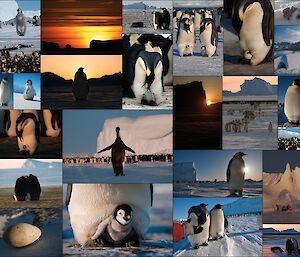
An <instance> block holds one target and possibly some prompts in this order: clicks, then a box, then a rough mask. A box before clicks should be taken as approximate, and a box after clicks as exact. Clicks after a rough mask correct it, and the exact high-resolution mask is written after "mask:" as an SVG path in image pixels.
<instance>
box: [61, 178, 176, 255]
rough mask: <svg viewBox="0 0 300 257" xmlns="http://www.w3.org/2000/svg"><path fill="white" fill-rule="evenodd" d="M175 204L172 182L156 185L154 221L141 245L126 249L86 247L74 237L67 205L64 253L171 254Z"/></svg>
mask: <svg viewBox="0 0 300 257" xmlns="http://www.w3.org/2000/svg"><path fill="white" fill-rule="evenodd" d="M64 189H65V188H64ZM65 193H66V190H64V194H65ZM172 203H173V194H172V185H171V184H169V185H166V184H165V185H154V195H153V207H152V209H151V217H150V219H151V221H150V227H149V229H148V231H147V233H146V235H145V239H144V240H142V242H141V246H140V247H124V248H105V247H98V248H95V249H83V248H82V247H81V246H80V245H78V244H77V243H76V242H75V240H74V237H73V232H72V228H71V225H70V221H69V214H68V210H67V208H66V207H65V208H64V209H63V220H64V223H63V253H64V255H65V256H103V257H110V256H111V257H113V256H139V257H142V256H147V257H150V256H158V257H163V256H172V247H173V243H172V239H173V237H172V215H173V213H172Z"/></svg>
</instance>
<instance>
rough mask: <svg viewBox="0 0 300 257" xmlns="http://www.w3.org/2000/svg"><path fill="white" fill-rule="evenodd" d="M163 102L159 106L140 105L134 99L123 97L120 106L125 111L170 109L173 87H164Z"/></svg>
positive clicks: (171, 106)
mask: <svg viewBox="0 0 300 257" xmlns="http://www.w3.org/2000/svg"><path fill="white" fill-rule="evenodd" d="M162 99H163V101H162V102H161V103H160V105H159V106H150V105H142V104H140V103H138V102H137V100H136V98H129V97H123V99H122V104H123V109H124V110H125V109H126V110H133V109H134V110H140V109H141V110H152V109H153V110H155V109H172V108H173V86H165V92H163V98H162Z"/></svg>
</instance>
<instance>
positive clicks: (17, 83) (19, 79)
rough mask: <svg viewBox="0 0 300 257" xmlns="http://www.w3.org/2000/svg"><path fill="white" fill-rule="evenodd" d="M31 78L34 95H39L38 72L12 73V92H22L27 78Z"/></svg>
mask: <svg viewBox="0 0 300 257" xmlns="http://www.w3.org/2000/svg"><path fill="white" fill-rule="evenodd" d="M29 79H31V80H32V85H33V87H34V89H35V92H36V95H37V96H40V95H41V77H40V74H39V73H22V74H21V73H19V74H14V92H17V93H23V92H24V89H25V84H26V82H27V80H29Z"/></svg>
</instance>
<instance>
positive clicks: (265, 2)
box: [232, 0, 274, 66]
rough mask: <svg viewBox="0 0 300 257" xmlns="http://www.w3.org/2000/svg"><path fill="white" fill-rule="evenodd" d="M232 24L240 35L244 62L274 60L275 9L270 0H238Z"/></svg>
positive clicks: (235, 4) (258, 62)
mask: <svg viewBox="0 0 300 257" xmlns="http://www.w3.org/2000/svg"><path fill="white" fill-rule="evenodd" d="M232 25H233V27H234V29H235V30H236V32H237V33H238V36H239V43H240V50H241V54H242V63H245V64H251V65H253V66H256V65H259V64H261V63H265V62H270V61H272V60H273V52H274V51H273V50H274V9H273V7H272V4H271V2H270V0H236V1H235V2H234V4H233V13H232Z"/></svg>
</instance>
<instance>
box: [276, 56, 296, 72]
mask: <svg viewBox="0 0 300 257" xmlns="http://www.w3.org/2000/svg"><path fill="white" fill-rule="evenodd" d="M276 54H277V53H276ZM299 58H300V52H292V51H289V52H287V53H280V52H279V53H278V56H277V57H275V59H274V67H275V73H277V74H281V73H299Z"/></svg>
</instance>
